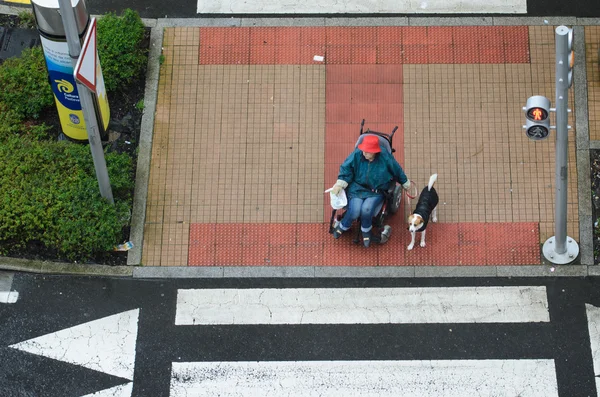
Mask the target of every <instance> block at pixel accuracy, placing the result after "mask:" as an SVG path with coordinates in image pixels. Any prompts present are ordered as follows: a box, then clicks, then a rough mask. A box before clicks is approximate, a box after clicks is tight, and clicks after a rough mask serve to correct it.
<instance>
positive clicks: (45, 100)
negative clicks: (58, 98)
mask: <svg viewBox="0 0 600 397" xmlns="http://www.w3.org/2000/svg"><path fill="white" fill-rule="evenodd" d="M0 102H2V104H3V106H5V107H6V108H7V109H8V110H9V111H11V112H14V115H15V116H16V117H18V118H21V119H37V118H38V117H39V115H40V112H41V111H42V110H43V109H44V108H45V107H48V106H50V105H52V104H53V103H54V96H53V94H52V89H51V88H50V84H48V72H47V71H46V63H45V61H44V52H43V51H42V49H41V48H40V47H34V48H31V49H26V50H24V51H23V52H22V53H21V57H20V58H9V59H7V60H6V61H4V63H3V64H2V65H0Z"/></svg>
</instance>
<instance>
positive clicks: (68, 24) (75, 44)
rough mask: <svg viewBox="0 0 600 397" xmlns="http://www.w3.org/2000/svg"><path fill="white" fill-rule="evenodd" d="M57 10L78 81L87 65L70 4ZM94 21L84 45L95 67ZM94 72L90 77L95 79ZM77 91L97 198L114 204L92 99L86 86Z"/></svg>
mask: <svg viewBox="0 0 600 397" xmlns="http://www.w3.org/2000/svg"><path fill="white" fill-rule="evenodd" d="M59 6H60V14H61V18H62V22H63V25H64V27H65V33H66V34H65V36H66V38H67V43H68V45H69V55H70V56H71V59H72V60H73V64H74V67H75V69H74V71H73V76H74V77H75V79H77V78H78V74H79V75H81V68H82V65H81V64H84V62H85V65H86V66H88V64H89V62H90V61H85V59H84V60H82V59H80V55H81V44H80V43H79V35H78V34H77V26H76V23H75V14H74V13H73V9H72V8H71V2H70V0H59ZM92 26H94V28H93V31H94V33H93V34H90V28H91V27H92ZM95 26H96V21H95V19H92V23H90V28H88V32H87V34H86V42H89V40H91V39H92V36H93V39H94V44H93V48H94V52H93V54H91V55H89V54H90V53H89V51H88V52H87V53H88V56H92V55H93V59H94V61H93V63H94V65H95V63H96V61H95V59H96V51H95V49H96V44H95V42H96V40H95V39H96V35H95V31H96V28H95ZM77 64H80V65H79V70H77ZM87 70H88V69H87V67H86V68H85V69H84V73H86V74H85V75H86V76H88V77H90V74H89V72H88V71H87ZM95 70H96V68H94V76H95ZM91 79H93V80H94V86H95V84H96V78H95V77H93V78H91ZM77 89H78V91H79V100H80V101H81V109H82V110H83V118H84V119H85V125H86V128H87V132H88V140H89V143H90V151H91V152H92V158H93V160H94V168H95V170H96V178H97V179H98V186H99V188H100V194H101V195H102V197H104V198H105V199H106V200H108V202H110V203H111V204H114V203H115V201H114V199H113V194H112V189H111V187H110V180H109V178H108V169H107V168H106V160H105V159H104V151H103V150H102V142H101V141H100V131H99V130H98V120H97V119H96V112H95V110H94V102H93V99H92V92H91V91H90V90H89V87H88V86H87V85H84V84H82V83H79V82H78V83H77Z"/></svg>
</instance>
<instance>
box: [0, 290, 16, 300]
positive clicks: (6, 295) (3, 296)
mask: <svg viewBox="0 0 600 397" xmlns="http://www.w3.org/2000/svg"><path fill="white" fill-rule="evenodd" d="M17 299H19V293H18V292H17V291H0V303H15V302H16V301H17Z"/></svg>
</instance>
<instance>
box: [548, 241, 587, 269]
mask: <svg viewBox="0 0 600 397" xmlns="http://www.w3.org/2000/svg"><path fill="white" fill-rule="evenodd" d="M555 239H556V237H555V236H552V237H550V238H549V239H548V240H546V242H545V243H544V246H543V247H542V253H543V254H544V258H546V260H547V261H549V262H551V263H554V264H555V265H566V264H567V263H571V262H573V261H574V260H575V259H577V256H578V255H579V245H578V244H577V242H576V241H575V240H574V239H572V238H571V237H569V236H567V251H566V252H565V253H564V254H557V253H556V251H554V248H556V241H555Z"/></svg>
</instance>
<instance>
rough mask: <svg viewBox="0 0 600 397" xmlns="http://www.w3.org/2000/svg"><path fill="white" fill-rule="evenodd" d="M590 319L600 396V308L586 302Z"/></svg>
mask: <svg viewBox="0 0 600 397" xmlns="http://www.w3.org/2000/svg"><path fill="white" fill-rule="evenodd" d="M585 311H586V313H587V320H588V332H589V333H590V348H591V349H592V362H593V363H594V374H595V375H596V377H595V378H594V379H595V380H596V390H597V393H598V394H597V395H598V396H600V379H598V375H600V308H597V307H596V306H593V305H589V304H587V303H586V304H585Z"/></svg>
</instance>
